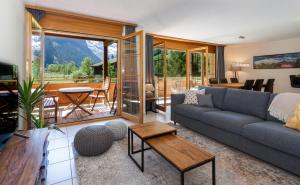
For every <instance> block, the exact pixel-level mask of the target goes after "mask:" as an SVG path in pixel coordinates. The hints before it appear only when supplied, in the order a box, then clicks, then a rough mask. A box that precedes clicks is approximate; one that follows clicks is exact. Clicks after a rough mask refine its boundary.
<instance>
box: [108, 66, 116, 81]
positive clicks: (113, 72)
mask: <svg viewBox="0 0 300 185" xmlns="http://www.w3.org/2000/svg"><path fill="white" fill-rule="evenodd" d="M108 76H109V77H110V78H117V69H116V68H115V66H114V64H112V63H108Z"/></svg>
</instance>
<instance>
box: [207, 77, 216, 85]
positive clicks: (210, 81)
mask: <svg viewBox="0 0 300 185" xmlns="http://www.w3.org/2000/svg"><path fill="white" fill-rule="evenodd" d="M208 81H209V84H218V80H217V79H216V78H210V79H208Z"/></svg>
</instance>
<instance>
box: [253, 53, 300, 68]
mask: <svg viewBox="0 0 300 185" xmlns="http://www.w3.org/2000/svg"><path fill="white" fill-rule="evenodd" d="M253 68H254V69H289V68H300V52H296V53H284V54H275V55H262V56H254V57H253Z"/></svg>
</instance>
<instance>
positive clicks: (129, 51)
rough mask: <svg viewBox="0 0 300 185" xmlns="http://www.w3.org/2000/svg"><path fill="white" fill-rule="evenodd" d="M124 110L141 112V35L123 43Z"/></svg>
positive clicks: (131, 112) (134, 112)
mask: <svg viewBox="0 0 300 185" xmlns="http://www.w3.org/2000/svg"><path fill="white" fill-rule="evenodd" d="M122 47H123V48H122V57H123V60H122V93H123V94H122V100H123V101H122V102H123V105H122V111H123V112H125V113H128V114H131V115H134V116H137V117H138V116H139V114H140V103H141V102H140V87H139V84H140V81H139V80H140V55H141V52H140V36H139V35H138V36H134V37H131V38H127V39H125V40H124V42H123V45H122Z"/></svg>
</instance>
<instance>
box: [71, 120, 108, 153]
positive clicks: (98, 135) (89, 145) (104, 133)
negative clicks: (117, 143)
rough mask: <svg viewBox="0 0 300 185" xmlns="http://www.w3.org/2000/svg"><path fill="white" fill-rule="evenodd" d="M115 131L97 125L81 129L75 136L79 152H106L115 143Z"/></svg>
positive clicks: (75, 143)
mask: <svg viewBox="0 0 300 185" xmlns="http://www.w3.org/2000/svg"><path fill="white" fill-rule="evenodd" d="M113 138H114V136H113V133H112V131H111V130H110V129H108V128H107V127H106V126H101V125H95V126H88V127H84V128H82V129H80V130H79V131H78V132H77V133H76V135H75V138H74V147H75V149H76V151H77V152H78V154H80V155H83V156H95V155H99V154H102V153H104V152H106V151H107V150H108V149H109V148H110V147H111V145H112V143H113Z"/></svg>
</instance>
